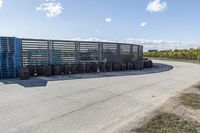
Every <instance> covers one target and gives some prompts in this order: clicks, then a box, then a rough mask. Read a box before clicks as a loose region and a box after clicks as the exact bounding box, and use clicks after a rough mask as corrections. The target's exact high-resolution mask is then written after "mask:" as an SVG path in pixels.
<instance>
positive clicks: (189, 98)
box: [181, 93, 200, 109]
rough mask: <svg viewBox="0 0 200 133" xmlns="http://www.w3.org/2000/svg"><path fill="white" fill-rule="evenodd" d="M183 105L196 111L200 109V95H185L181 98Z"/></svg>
mask: <svg viewBox="0 0 200 133" xmlns="http://www.w3.org/2000/svg"><path fill="white" fill-rule="evenodd" d="M181 100H182V103H183V104H184V105H186V106H190V107H192V108H194V109H200V95H199V94H195V93H188V94H184V95H183V96H182V97H181Z"/></svg>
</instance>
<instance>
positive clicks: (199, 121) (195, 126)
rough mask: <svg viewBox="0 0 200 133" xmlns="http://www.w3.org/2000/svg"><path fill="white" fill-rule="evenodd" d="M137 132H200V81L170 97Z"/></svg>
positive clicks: (134, 130)
mask: <svg viewBox="0 0 200 133" xmlns="http://www.w3.org/2000/svg"><path fill="white" fill-rule="evenodd" d="M131 132H134V133H135V132H136V133H200V83H198V84H196V85H194V86H192V87H189V88H188V89H186V90H185V91H184V92H182V94H180V95H178V96H176V97H173V98H170V100H168V101H167V102H166V103H165V105H164V106H163V107H161V108H160V109H158V110H157V111H156V112H155V113H154V114H153V115H151V116H149V118H148V119H146V121H144V122H142V123H141V124H140V126H139V127H138V129H133V130H132V131H131Z"/></svg>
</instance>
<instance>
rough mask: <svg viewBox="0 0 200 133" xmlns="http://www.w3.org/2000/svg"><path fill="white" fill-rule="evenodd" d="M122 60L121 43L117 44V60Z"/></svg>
mask: <svg viewBox="0 0 200 133" xmlns="http://www.w3.org/2000/svg"><path fill="white" fill-rule="evenodd" d="M120 60H121V46H120V44H117V62H120Z"/></svg>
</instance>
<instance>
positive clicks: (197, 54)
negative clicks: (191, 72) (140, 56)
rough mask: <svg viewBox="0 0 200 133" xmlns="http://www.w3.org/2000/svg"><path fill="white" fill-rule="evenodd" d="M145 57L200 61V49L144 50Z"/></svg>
mask: <svg viewBox="0 0 200 133" xmlns="http://www.w3.org/2000/svg"><path fill="white" fill-rule="evenodd" d="M144 57H149V58H158V59H169V60H180V61H190V62H195V63H198V62H200V49H190V50H188V49H182V50H177V49H176V50H164V51H158V52H144Z"/></svg>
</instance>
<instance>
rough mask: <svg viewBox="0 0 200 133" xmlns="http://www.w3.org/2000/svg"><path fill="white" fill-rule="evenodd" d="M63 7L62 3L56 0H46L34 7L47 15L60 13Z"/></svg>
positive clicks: (52, 15)
mask: <svg viewBox="0 0 200 133" xmlns="http://www.w3.org/2000/svg"><path fill="white" fill-rule="evenodd" d="M63 9H64V8H63V7H62V4H61V3H60V2H57V1H56V0H46V1H45V2H44V3H42V4H41V5H40V6H39V7H37V8H36V10H37V11H41V12H43V13H45V14H46V16H47V17H55V16H58V15H60V14H61V13H62V11H63Z"/></svg>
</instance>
